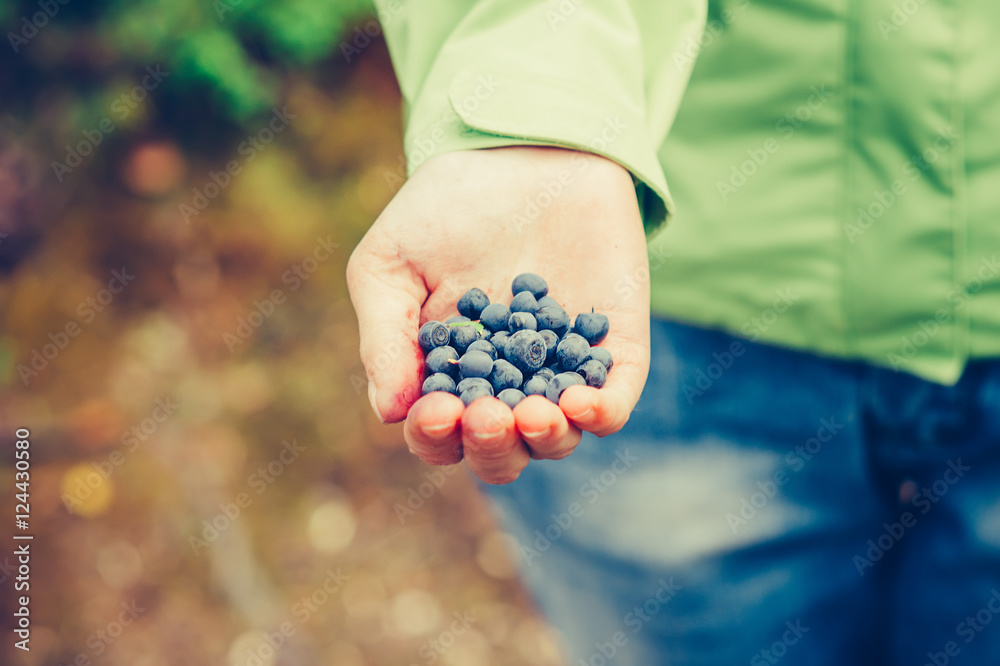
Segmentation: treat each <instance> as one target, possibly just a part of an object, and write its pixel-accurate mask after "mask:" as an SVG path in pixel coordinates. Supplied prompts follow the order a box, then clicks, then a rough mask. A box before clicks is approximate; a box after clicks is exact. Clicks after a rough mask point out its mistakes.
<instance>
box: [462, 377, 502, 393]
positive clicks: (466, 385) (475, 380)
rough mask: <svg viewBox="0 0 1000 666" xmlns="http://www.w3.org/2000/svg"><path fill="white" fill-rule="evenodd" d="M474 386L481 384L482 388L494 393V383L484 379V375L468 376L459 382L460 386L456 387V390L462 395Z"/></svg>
mask: <svg viewBox="0 0 1000 666" xmlns="http://www.w3.org/2000/svg"><path fill="white" fill-rule="evenodd" d="M474 386H480V387H482V388H485V389H486V390H487V391H489V393H490V395H493V385H492V384H490V383H489V381H487V380H485V379H483V378H482V377H468V378H466V379H463V380H462V381H460V382H459V383H458V386H456V387H455V390H456V391H457V392H458V394H459V395H461V394H463V393H465V392H466V391H468V390H469V389H470V388H472V387H474Z"/></svg>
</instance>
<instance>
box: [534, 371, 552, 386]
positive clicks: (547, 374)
mask: <svg viewBox="0 0 1000 666" xmlns="http://www.w3.org/2000/svg"><path fill="white" fill-rule="evenodd" d="M555 376H556V372H555V370H553V369H552V368H542V369H541V370H539V371H538V372H536V373H535V374H533V375H532V377H542V378H543V379H544V380H545V382H546V383H548V382H550V381H552V378H553V377H555Z"/></svg>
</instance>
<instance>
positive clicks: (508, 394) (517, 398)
mask: <svg viewBox="0 0 1000 666" xmlns="http://www.w3.org/2000/svg"><path fill="white" fill-rule="evenodd" d="M497 399H498V400H500V402H502V403H504V404H505V405H507V406H508V407H510V408H511V409H514V407H515V406H517V403H519V402H521V401H522V400H524V394H523V393H521V392H520V391H519V390H517V389H516V388H509V389H504V390H502V391H500V393H498V394H497Z"/></svg>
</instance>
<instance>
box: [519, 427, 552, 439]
mask: <svg viewBox="0 0 1000 666" xmlns="http://www.w3.org/2000/svg"><path fill="white" fill-rule="evenodd" d="M549 430H551V428H543V429H542V430H539V431H538V432H525V431H523V430H522V431H521V434H522V435H524V436H525V437H528V438H529V439H539V438H541V437H544V436H545V435H548V434H549Z"/></svg>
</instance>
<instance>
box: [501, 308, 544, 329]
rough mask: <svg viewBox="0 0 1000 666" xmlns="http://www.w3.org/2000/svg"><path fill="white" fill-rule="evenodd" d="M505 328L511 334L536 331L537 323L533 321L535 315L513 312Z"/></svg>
mask: <svg viewBox="0 0 1000 666" xmlns="http://www.w3.org/2000/svg"><path fill="white" fill-rule="evenodd" d="M507 328H508V329H509V330H510V332H511V333H517V332H518V331H525V330H527V331H534V330H537V329H538V323H537V322H536V321H535V315H533V314H531V313H530V312H515V313H514V314H512V315H511V316H510V319H508V320H507Z"/></svg>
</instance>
